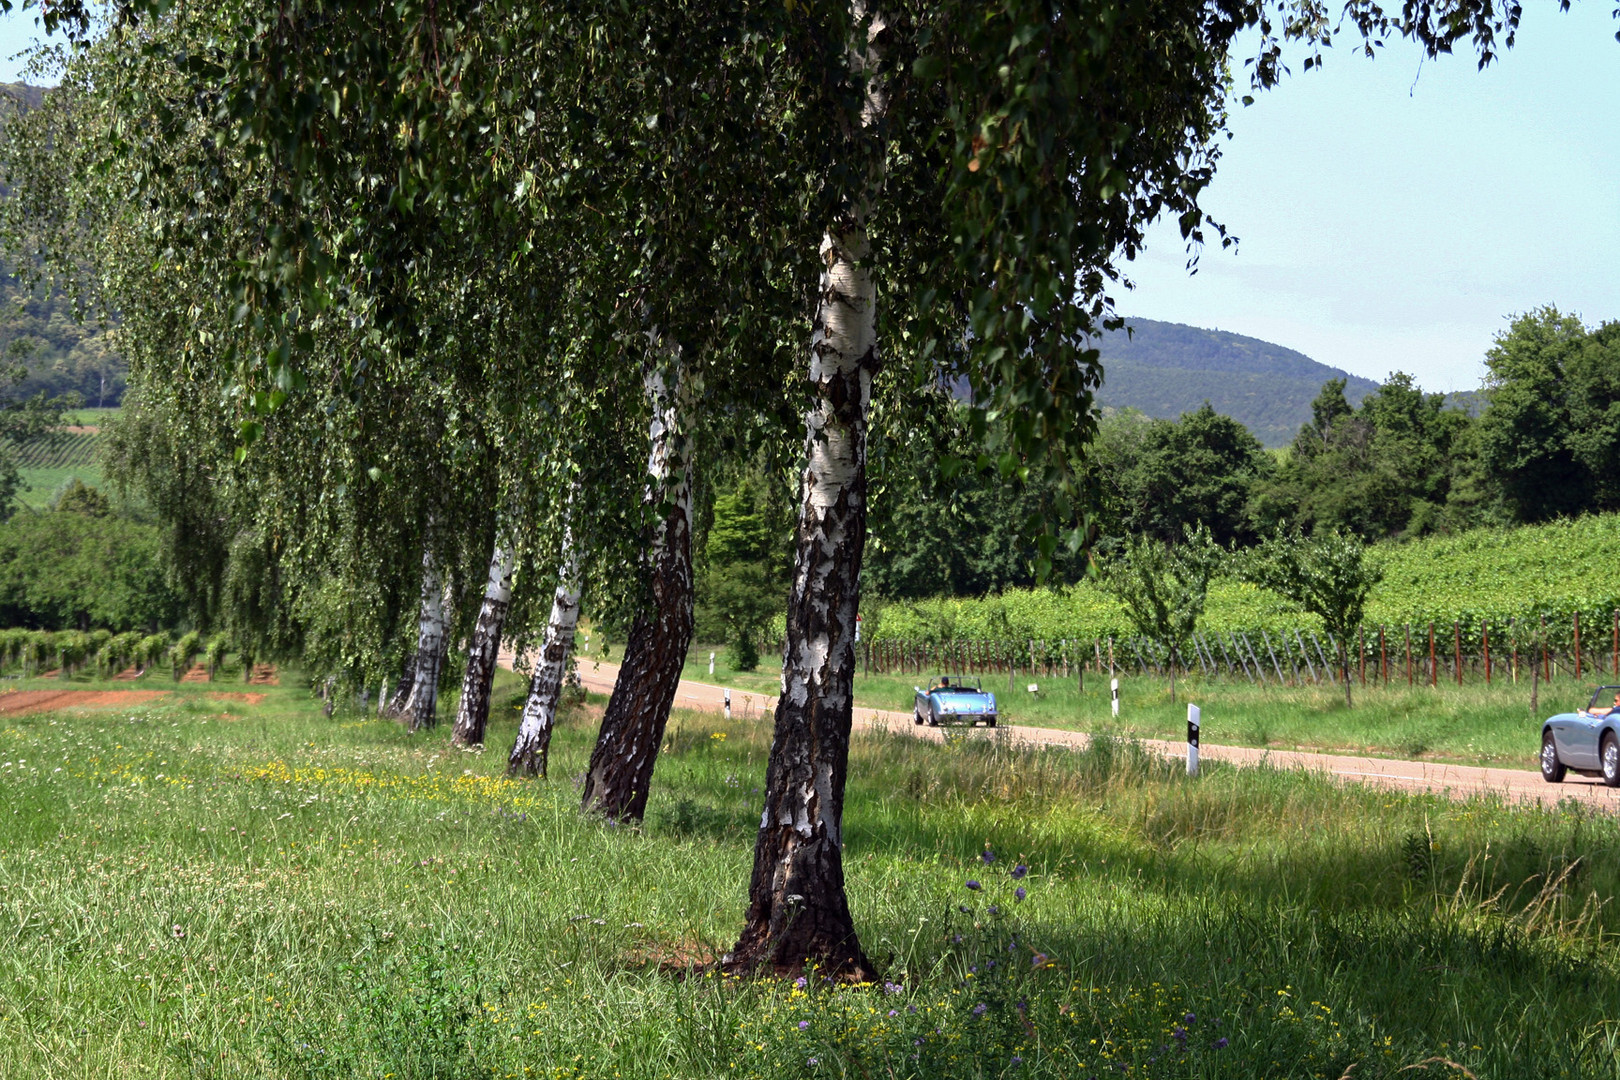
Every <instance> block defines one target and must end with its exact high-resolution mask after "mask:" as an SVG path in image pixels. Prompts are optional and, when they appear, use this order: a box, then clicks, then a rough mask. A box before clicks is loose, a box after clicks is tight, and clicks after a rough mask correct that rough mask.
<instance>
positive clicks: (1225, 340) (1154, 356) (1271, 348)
mask: <svg viewBox="0 0 1620 1080" xmlns="http://www.w3.org/2000/svg"><path fill="white" fill-rule="evenodd" d="M1126 323H1127V325H1128V326H1129V328H1130V332H1129V333H1127V332H1126V331H1124V330H1118V331H1114V332H1112V333H1109V334H1106V335H1104V337H1103V340H1102V343H1101V345H1100V346H1099V348H1100V349H1101V352H1102V360H1103V369H1104V372H1105V381H1104V383H1103V388H1102V393H1101V394H1100V395H1099V396H1100V398H1101V401H1102V404H1103V405H1105V406H1111V407H1113V408H1135V409H1140V410H1141V411H1142V412H1144V413H1146V414H1147V415H1149V416H1153V417H1162V418H1164V419H1174V418H1175V417H1178V416H1180V415H1181V414H1182V413H1185V412H1191V411H1192V410H1194V409H1196V408H1198V407H1199V406H1200V405H1202V404H1203V403H1204V402H1205V401H1208V402H1209V403H1210V405H1211V406H1212V407H1213V408H1214V409H1215V411H1216V412H1219V413H1224V414H1225V415H1227V416H1230V417H1233V418H1234V419H1237V420H1241V421H1242V422H1243V423H1244V425H1246V426H1247V427H1248V428H1249V430H1250V431H1252V432H1254V434H1255V436H1256V437H1257V438H1259V440H1260V441H1261V442H1262V443H1264V444H1265V445H1266V446H1273V447H1275V446H1283V445H1286V444H1287V443H1288V442H1289V440H1291V439H1292V438H1293V437H1294V434H1295V433H1296V432H1297V431H1299V428H1300V425H1301V424H1303V423H1305V422H1306V421H1307V420H1309V419H1310V417H1311V400H1312V399H1313V398H1315V397H1316V395H1317V392H1318V391H1320V390H1321V389H1322V384H1323V383H1325V382H1327V381H1328V380H1329V379H1344V380H1345V383H1346V385H1345V396H1346V397H1347V398H1348V399H1349V401H1350V403H1351V404H1352V405H1356V404H1359V403H1360V401H1361V399H1362V398H1364V397H1366V396H1367V395H1368V394H1370V393H1372V392H1373V391H1374V390H1376V389H1378V384H1377V383H1375V382H1373V381H1372V380H1370V379H1363V378H1359V377H1358V376H1355V375H1350V374H1349V373H1347V372H1344V371H1340V370H1339V369H1338V368H1332V367H1328V366H1327V365H1326V364H1319V363H1317V362H1316V361H1315V360H1312V359H1311V358H1310V357H1308V356H1306V355H1305V354H1304V353H1301V352H1296V351H1295V350H1293V349H1288V348H1284V347H1283V346H1281V345H1273V344H1272V343H1271V342H1268V341H1261V340H1260V339H1259V338H1252V337H1245V336H1243V335H1242V334H1231V333H1227V332H1226V331H1224V330H1203V329H1199V328H1198V327H1195V326H1183V325H1181V324H1180V323H1168V322H1158V321H1155V320H1153V319H1127V320H1126Z"/></svg>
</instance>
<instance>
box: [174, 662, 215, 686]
mask: <svg viewBox="0 0 1620 1080" xmlns="http://www.w3.org/2000/svg"><path fill="white" fill-rule="evenodd" d="M180 681H181V682H207V681H208V665H207V664H197V665H194V666H193V667H192V669H191V670H190V671H188V672H186V673H185V674H184V675H182V676H181V677H180Z"/></svg>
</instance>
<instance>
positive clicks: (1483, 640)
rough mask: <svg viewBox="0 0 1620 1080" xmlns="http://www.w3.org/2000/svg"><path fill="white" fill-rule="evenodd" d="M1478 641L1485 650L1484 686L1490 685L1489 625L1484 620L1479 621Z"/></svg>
mask: <svg viewBox="0 0 1620 1080" xmlns="http://www.w3.org/2000/svg"><path fill="white" fill-rule="evenodd" d="M1479 640H1480V645H1481V647H1482V648H1483V649H1484V650H1485V685H1486V686H1489V685H1491V624H1490V623H1489V622H1487V621H1486V620H1484V619H1481V620H1480V621H1479Z"/></svg>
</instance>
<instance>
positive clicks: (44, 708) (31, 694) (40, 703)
mask: <svg viewBox="0 0 1620 1080" xmlns="http://www.w3.org/2000/svg"><path fill="white" fill-rule="evenodd" d="M166 693H168V691H166V690H6V691H0V716H22V715H24V714H26V713H37V712H52V711H54V710H56V709H73V708H81V707H84V706H91V707H113V706H119V705H137V704H139V703H141V702H143V701H151V700H152V699H153V698H160V697H163V696H164V695H165V694H166Z"/></svg>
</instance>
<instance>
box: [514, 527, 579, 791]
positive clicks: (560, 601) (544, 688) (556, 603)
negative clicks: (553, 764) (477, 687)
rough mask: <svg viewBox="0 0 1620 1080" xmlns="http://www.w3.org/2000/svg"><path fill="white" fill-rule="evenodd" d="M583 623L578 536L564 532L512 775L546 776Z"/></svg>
mask: <svg viewBox="0 0 1620 1080" xmlns="http://www.w3.org/2000/svg"><path fill="white" fill-rule="evenodd" d="M578 625H579V555H578V553H577V552H575V551H574V546H573V537H572V535H571V534H569V533H567V532H565V533H564V534H563V558H562V572H561V574H560V575H559V576H558V581H557V591H556V592H555V593H554V594H552V599H551V618H550V619H549V620H548V621H547V622H546V636H545V639H544V641H542V642H541V645H540V655H539V656H538V657H537V658H536V659H535V662H534V673H533V675H531V676H530V678H529V696H528V699H527V700H526V701H524V703H523V719H522V721H521V722H520V723H519V724H518V734H517V741H516V742H514V743H513V744H512V753H511V755H510V756H509V757H508V758H507V761H506V771H507V773H508V774H511V775H516V774H518V773H526V774H528V775H529V776H540V777H544V776H545V775H546V759H547V757H548V756H549V754H550V751H551V733H552V731H553V730H554V729H555V728H556V726H557V702H558V700H559V699H560V698H561V697H562V688H563V682H564V681H565V680H566V679H567V677H568V658H569V654H570V653H571V652H572V651H573V647H574V630H575V628H576V627H578Z"/></svg>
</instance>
